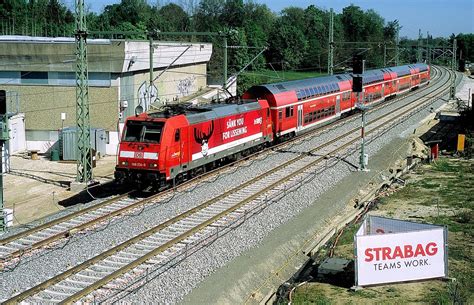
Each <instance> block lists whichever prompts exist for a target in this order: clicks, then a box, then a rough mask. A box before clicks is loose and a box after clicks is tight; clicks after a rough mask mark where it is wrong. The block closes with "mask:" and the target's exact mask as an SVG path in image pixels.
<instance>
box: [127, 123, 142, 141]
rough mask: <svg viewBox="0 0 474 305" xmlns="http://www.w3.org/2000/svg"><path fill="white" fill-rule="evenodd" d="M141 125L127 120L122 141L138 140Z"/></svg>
mask: <svg viewBox="0 0 474 305" xmlns="http://www.w3.org/2000/svg"><path fill="white" fill-rule="evenodd" d="M142 129H143V125H141V124H137V123H134V121H128V122H127V127H126V129H125V133H124V135H123V141H125V142H140V138H141V134H142Z"/></svg>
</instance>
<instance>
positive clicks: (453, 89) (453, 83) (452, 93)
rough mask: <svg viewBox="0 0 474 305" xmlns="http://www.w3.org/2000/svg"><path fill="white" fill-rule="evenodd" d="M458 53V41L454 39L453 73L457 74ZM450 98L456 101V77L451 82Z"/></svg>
mask: <svg viewBox="0 0 474 305" xmlns="http://www.w3.org/2000/svg"><path fill="white" fill-rule="evenodd" d="M456 51H457V40H456V38H454V40H453V58H452V61H451V70H453V73H456V70H457V65H456ZM449 92H450V94H449V98H450V99H454V98H455V97H456V80H455V77H453V78H452V80H451V88H450V90H449Z"/></svg>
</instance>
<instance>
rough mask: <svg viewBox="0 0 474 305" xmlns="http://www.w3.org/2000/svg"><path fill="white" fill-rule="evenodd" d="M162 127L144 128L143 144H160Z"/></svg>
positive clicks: (151, 126)
mask: <svg viewBox="0 0 474 305" xmlns="http://www.w3.org/2000/svg"><path fill="white" fill-rule="evenodd" d="M161 130H162V126H153V125H148V126H145V134H144V135H143V142H147V143H160V140H161Z"/></svg>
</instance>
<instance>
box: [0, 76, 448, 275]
mask: <svg viewBox="0 0 474 305" xmlns="http://www.w3.org/2000/svg"><path fill="white" fill-rule="evenodd" d="M433 70H434V75H433V77H432V82H434V81H437V80H439V79H440V78H441V77H442V73H441V71H440V69H439V68H435V69H433ZM426 88H427V89H425V90H427V91H430V90H431V89H433V88H432V87H431V86H430V87H426ZM435 90H436V89H435ZM416 94H420V91H419V90H418V91H413V92H410V93H408V94H405V95H403V96H400V97H397V98H395V99H391V100H389V101H387V102H384V103H378V104H377V105H374V107H373V108H372V109H371V110H369V111H368V113H371V112H374V111H376V110H378V109H380V108H381V107H385V106H387V105H389V104H392V103H395V102H397V101H398V100H399V99H400V98H406V97H409V96H412V95H416ZM358 118H359V116H358V115H354V116H350V117H346V118H344V119H341V120H339V121H335V122H334V123H332V124H330V125H326V126H322V127H321V128H318V129H315V130H312V131H310V132H308V133H305V134H303V135H300V136H298V137H295V138H294V139H292V141H288V142H284V143H280V144H278V145H276V146H273V147H271V148H269V149H266V150H264V151H261V152H258V153H255V154H253V155H251V156H249V157H247V159H248V158H252V157H255V156H260V155H262V154H265V153H268V152H269V151H272V150H278V149H281V148H284V147H285V146H288V145H293V144H295V143H298V141H303V140H304V139H306V138H308V137H314V136H317V135H318V134H320V133H321V132H324V131H326V130H327V129H334V128H337V127H338V126H341V125H344V124H347V123H348V122H352V121H355V120H358ZM239 162H241V160H240V161H236V162H233V163H231V164H228V165H227V166H226V167H223V168H219V169H216V170H213V171H210V172H208V173H206V174H205V175H203V176H200V177H196V178H193V179H190V180H188V181H186V182H185V183H183V184H181V185H179V186H177V187H176V188H173V189H169V190H166V191H164V192H161V193H158V194H156V195H153V196H150V197H149V198H146V199H140V198H133V197H130V193H126V194H124V195H121V196H118V197H114V198H112V199H109V200H106V201H103V202H101V203H99V204H96V205H94V206H90V207H88V208H85V209H82V210H79V211H77V212H74V213H71V214H69V215H66V216H63V217H61V218H58V219H56V220H53V221H51V222H48V223H45V224H42V225H40V226H37V227H34V228H31V229H28V230H25V231H23V232H21V233H18V234H15V235H12V236H10V237H8V238H5V239H2V240H0V270H1V269H3V268H5V267H8V266H9V265H11V264H15V263H16V262H17V260H18V259H20V258H22V257H23V256H28V255H30V254H32V253H34V252H35V251H40V250H41V249H43V248H46V247H51V246H53V245H54V244H55V243H58V242H60V241H61V240H64V239H65V238H69V237H71V236H72V235H74V234H77V233H80V232H84V231H85V230H91V229H94V228H97V227H99V226H101V225H103V224H107V223H109V221H110V220H111V219H116V218H119V217H123V216H125V215H129V214H131V213H133V211H136V210H138V209H142V208H143V207H144V206H149V205H154V204H159V202H162V201H166V200H167V199H169V198H170V197H172V196H174V193H175V192H176V191H181V190H185V189H187V188H190V187H193V186H194V185H196V184H199V183H200V182H201V181H202V180H205V179H208V178H209V177H212V176H215V175H218V174H220V173H221V172H225V171H226V170H227V168H229V167H231V166H234V165H235V164H237V163H239Z"/></svg>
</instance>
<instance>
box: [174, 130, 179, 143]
mask: <svg viewBox="0 0 474 305" xmlns="http://www.w3.org/2000/svg"><path fill="white" fill-rule="evenodd" d="M174 141H175V142H178V141H179V129H176V131H175V132H174Z"/></svg>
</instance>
